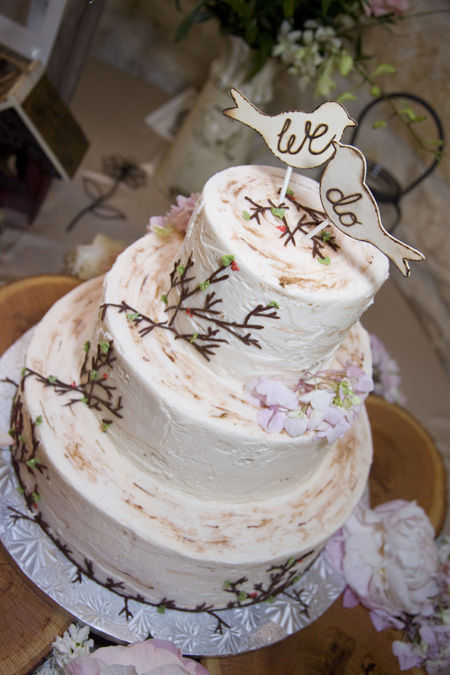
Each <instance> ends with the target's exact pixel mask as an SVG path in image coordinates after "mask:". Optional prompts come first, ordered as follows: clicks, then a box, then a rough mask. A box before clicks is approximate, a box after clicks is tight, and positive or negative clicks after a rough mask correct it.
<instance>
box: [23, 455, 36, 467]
mask: <svg viewBox="0 0 450 675" xmlns="http://www.w3.org/2000/svg"><path fill="white" fill-rule="evenodd" d="M25 464H26V465H27V466H29V467H30V469H34V468H35V467H36V466H37V465H38V461H37V459H36V457H32V458H31V459H29V460H28V461H27V462H25Z"/></svg>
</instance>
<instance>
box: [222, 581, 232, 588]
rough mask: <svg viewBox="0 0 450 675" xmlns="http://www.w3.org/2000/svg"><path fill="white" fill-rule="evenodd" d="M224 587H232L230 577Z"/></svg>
mask: <svg viewBox="0 0 450 675" xmlns="http://www.w3.org/2000/svg"><path fill="white" fill-rule="evenodd" d="M223 587H224V588H231V581H230V580H229V579H228V580H227V581H226V582H225V583H224V585H223Z"/></svg>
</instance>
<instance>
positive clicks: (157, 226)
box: [147, 192, 200, 236]
mask: <svg viewBox="0 0 450 675" xmlns="http://www.w3.org/2000/svg"><path fill="white" fill-rule="evenodd" d="M199 196H200V193H198V192H194V193H193V194H191V195H190V197H184V196H183V195H178V197H177V198H176V204H172V206H171V207H170V210H169V211H168V212H167V213H166V214H165V215H164V216H152V217H151V218H150V222H149V224H148V225H147V230H148V231H149V232H154V233H155V234H158V235H160V236H168V235H169V234H171V233H172V232H174V231H175V232H186V230H187V226H188V224H189V221H190V219H191V216H192V213H193V212H194V208H195V205H196V203H197V200H198V198H199Z"/></svg>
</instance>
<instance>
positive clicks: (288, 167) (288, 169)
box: [280, 166, 292, 202]
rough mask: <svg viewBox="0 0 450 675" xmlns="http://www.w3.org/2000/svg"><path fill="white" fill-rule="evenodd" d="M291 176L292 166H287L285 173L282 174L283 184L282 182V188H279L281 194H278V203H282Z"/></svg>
mask: <svg viewBox="0 0 450 675" xmlns="http://www.w3.org/2000/svg"><path fill="white" fill-rule="evenodd" d="M291 175H292V166H287V167H286V173H285V174H284V182H283V187H282V188H281V193H280V202H282V201H283V199H284V197H285V195H286V191H287V189H288V186H289V181H290V180H291Z"/></svg>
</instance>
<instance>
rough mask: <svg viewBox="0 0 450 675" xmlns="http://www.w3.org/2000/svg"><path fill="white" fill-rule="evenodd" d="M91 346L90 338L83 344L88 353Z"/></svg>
mask: <svg viewBox="0 0 450 675" xmlns="http://www.w3.org/2000/svg"><path fill="white" fill-rule="evenodd" d="M90 346H91V343H90V342H89V340H87V341H86V342H85V343H84V345H83V349H84V351H85V352H86V354H87V353H88V351H89V348H90Z"/></svg>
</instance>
